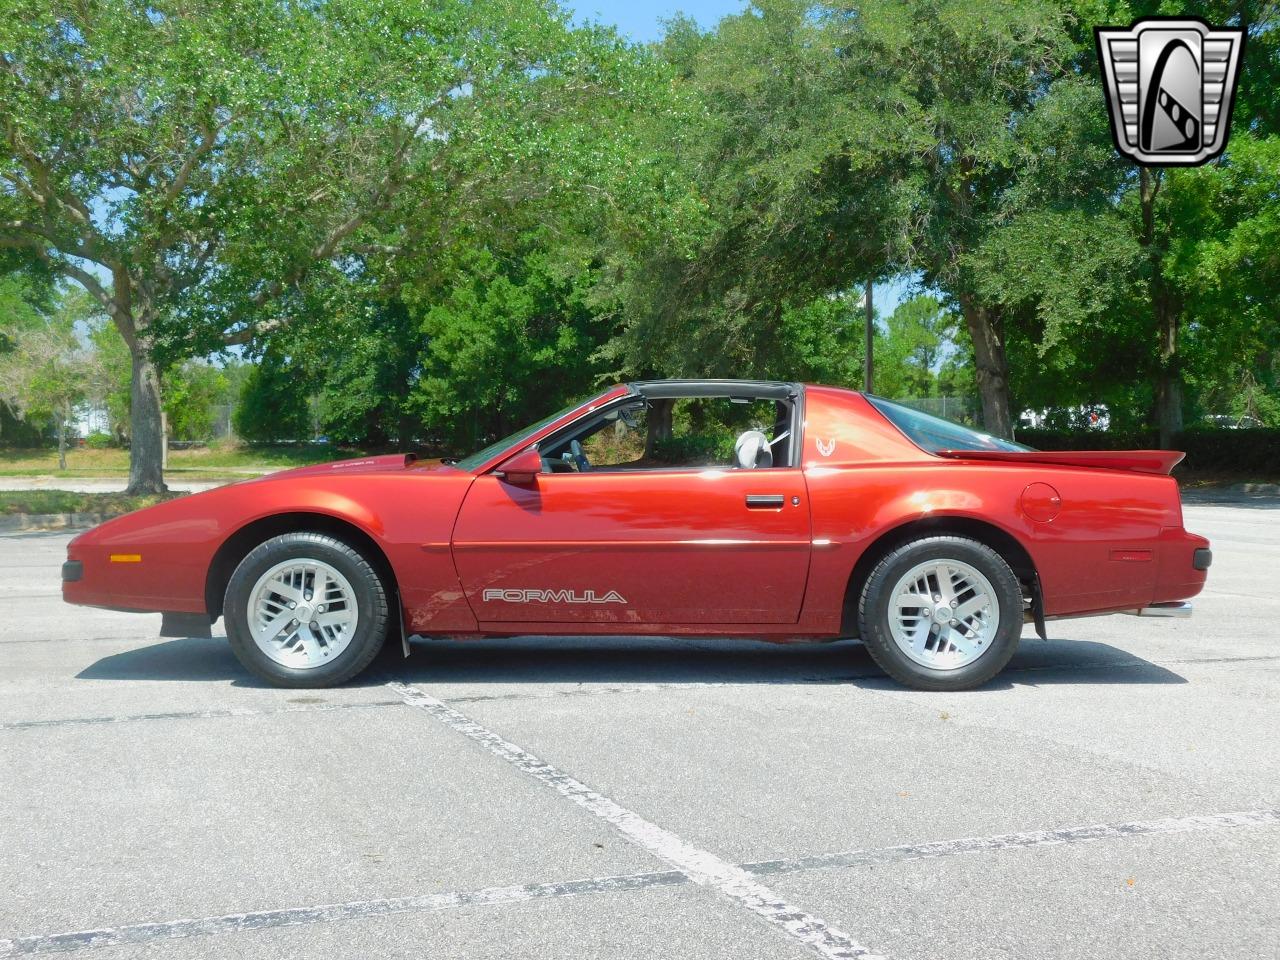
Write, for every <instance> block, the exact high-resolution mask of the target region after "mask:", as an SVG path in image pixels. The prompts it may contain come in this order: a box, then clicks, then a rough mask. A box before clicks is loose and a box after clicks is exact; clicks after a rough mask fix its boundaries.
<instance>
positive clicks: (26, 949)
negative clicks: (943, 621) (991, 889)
mask: <svg viewBox="0 0 1280 960" xmlns="http://www.w3.org/2000/svg"><path fill="white" fill-rule="evenodd" d="M396 702H397V703H400V702H402V701H396ZM1276 825H1280V809H1264V810H1246V811H1241V812H1238V813H1221V814H1210V815H1207V816H1189V817H1169V818H1165V819H1161V820H1138V821H1133V822H1130V823H1120V824H1098V825H1095V826H1088V827H1069V828H1066V829H1062V830H1031V831H1027V832H1024V833H1008V834H1003V835H1000V836H994V837H972V838H966V839H959V840H939V841H936V842H933V843H920V844H907V845H903V846H897V847H884V848H881V849H875V850H858V851H850V852H846V853H830V854H819V855H817V856H812V857H797V858H794V859H790V860H761V861H757V862H755V863H743V864H739V867H740V868H741V869H742V870H745V871H746V872H748V873H750V874H753V875H756V876H770V875H773V874H781V873H800V872H804V871H807V870H824V869H832V868H851V867H860V866H868V865H880V864H886V863H899V862H903V861H908V860H920V859H926V858H931V857H949V856H957V855H961V854H967V853H984V852H998V851H1003V850H1018V849H1025V848H1028V847H1041V846H1066V845H1070V844H1077V843H1090V842H1095V841H1100V840H1124V839H1128V838H1131V837H1143V836H1156V835H1161V834H1176V833H1192V832H1208V831H1216V830H1231V829H1238V828H1241V827H1261V826H1276ZM692 882H693V881H692V879H691V878H690V877H689V875H688V874H687V873H685V872H684V871H683V870H665V871H658V872H654V873H636V874H625V875H621V876H613V877H595V878H589V879H584V880H568V881H562V882H558V883H531V884H523V885H514V886H505V887H485V888H482V889H480V890H471V891H462V892H455V893H434V894H425V895H422V896H413V897H397V898H391V899H378V900H357V901H352V902H349V903H337V904H326V905H321V906H313V907H289V908H285V909H280V910H259V911H255V912H252V913H231V914H224V915H222V916H214V917H203V918H199V919H190V920H169V921H163V922H158V923H137V924H129V925H126V926H120V927H102V928H98V929H94V930H80V931H74V932H70V933H56V934H50V935H44V936H28V937H18V938H15V939H12V940H4V939H0V957H19V956H30V955H33V954H41V953H60V952H66V951H72V950H85V949H90V948H93V947H110V946H119V945H121V944H131V943H133V944H136V943H145V942H148V941H153V940H178V939H183V938H186V937H202V936H217V935H220V934H228V933H243V932H246V931H251V930H263V929H269V928H274V927H290V926H301V925H306V924H312V923H333V922H337V921H341V920H358V919H363V918H370V917H381V916H388V915H392V914H398V913H423V912H429V911H434V910H450V909H454V908H458V907H469V906H501V905H504V904H509V903H523V902H526V901H529V900H543V899H550V898H555V897H570V896H585V895H590V894H596V893H617V892H623V891H628V890H643V889H645V888H647V887H674V886H682V885H684V884H688V883H692Z"/></svg>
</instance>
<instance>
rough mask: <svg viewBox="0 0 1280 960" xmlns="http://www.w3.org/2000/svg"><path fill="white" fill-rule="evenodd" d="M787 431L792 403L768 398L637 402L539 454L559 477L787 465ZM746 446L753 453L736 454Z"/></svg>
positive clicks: (790, 444)
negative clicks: (564, 474)
mask: <svg viewBox="0 0 1280 960" xmlns="http://www.w3.org/2000/svg"><path fill="white" fill-rule="evenodd" d="M790 428H791V404H789V403H782V402H777V401H773V400H746V399H738V400H734V399H731V398H729V397H688V398H680V399H675V400H648V401H642V400H638V401H636V402H635V403H631V404H627V405H625V406H622V407H619V408H615V409H614V410H611V411H609V412H608V413H607V414H605V415H604V416H603V417H601V418H600V419H598V420H595V421H592V422H591V423H589V424H586V425H584V426H583V428H582V429H581V430H579V431H578V432H577V433H576V434H575V435H573V436H567V437H561V438H557V439H555V440H554V441H553V442H552V444H551V445H550V446H548V447H547V448H545V449H543V451H542V453H543V457H544V459H545V460H546V461H547V463H548V465H549V467H550V469H552V470H554V471H556V472H581V471H583V470H584V469H585V470H657V469H680V468H698V467H726V468H729V467H745V466H747V465H748V463H752V464H753V466H752V468H753V469H761V468H768V467H784V466H788V465H789V464H790V452H791V449H792V443H791V436H790ZM748 435H749V436H748ZM740 441H741V442H740ZM575 442H576V443H577V445H578V448H579V449H577V450H575V449H574V443H575ZM744 445H748V450H749V451H750V452H748V453H746V454H743V453H742V452H741V451H742V448H743V446H744ZM752 457H754V460H752Z"/></svg>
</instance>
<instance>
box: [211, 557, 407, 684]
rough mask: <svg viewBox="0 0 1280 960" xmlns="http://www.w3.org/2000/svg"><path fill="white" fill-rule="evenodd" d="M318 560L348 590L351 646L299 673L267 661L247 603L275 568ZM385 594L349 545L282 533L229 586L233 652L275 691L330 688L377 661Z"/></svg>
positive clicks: (385, 610) (229, 636)
mask: <svg viewBox="0 0 1280 960" xmlns="http://www.w3.org/2000/svg"><path fill="white" fill-rule="evenodd" d="M303 558H306V559H314V560H321V561H323V562H325V563H327V564H329V565H330V566H331V567H333V568H334V569H335V570H337V571H338V572H339V573H341V574H342V575H343V576H344V577H345V578H346V579H347V581H348V582H349V583H350V584H351V588H352V590H353V591H354V593H355V601H356V608H357V611H358V620H357V622H356V628H355V631H354V633H353V635H352V637H351V640H350V642H349V643H348V644H347V646H346V647H345V648H343V649H342V651H341V652H340V653H339V654H338V655H337V656H336V657H334V659H333V660H332V661H330V662H327V663H324V664H322V665H321V666H317V667H310V668H307V669H298V668H295V667H289V666H286V665H284V664H282V663H278V662H276V661H275V660H273V659H271V657H269V656H268V655H267V654H266V653H265V652H264V651H263V650H262V649H261V648H259V647H258V645H257V643H256V642H255V641H254V639H253V634H252V633H251V632H250V629H249V599H250V593H251V592H252V591H253V588H254V585H255V584H256V583H257V582H258V579H259V578H260V577H261V576H262V575H263V574H264V573H266V572H267V571H268V570H270V569H271V568H272V567H274V566H275V565H276V564H279V563H282V562H284V561H286V560H292V559H303ZM388 609H389V604H388V600H387V589H386V587H385V586H384V585H383V583H382V578H381V577H379V576H378V573H377V571H376V570H375V569H374V568H373V565H372V564H370V563H369V561H368V560H366V559H365V558H364V557H363V556H361V555H360V553H359V552H358V551H357V550H355V549H354V548H353V547H351V546H350V545H348V544H346V543H343V542H342V541H341V540H338V539H335V538H334V537H330V536H327V535H325V534H321V533H286V534H283V535H281V536H278V537H273V538H272V539H270V540H268V541H266V542H265V543H261V544H259V545H258V546H256V547H254V549H253V550H252V551H250V553H249V555H248V556H247V557H245V558H244V559H243V560H241V561H240V565H239V566H238V567H236V570H235V573H233V574H232V575H231V580H230V582H229V583H228V584H227V593H226V597H225V600H224V603H223V607H222V610H223V617H224V618H225V621H226V626H227V639H228V640H230V641H231V649H232V651H233V652H234V653H235V655H236V659H238V660H239V661H240V662H241V663H242V664H243V665H244V667H245V669H247V670H249V671H250V672H251V673H253V674H254V675H255V676H258V677H260V678H262V679H263V680H266V681H267V682H268V683H270V684H272V685H273V686H277V687H296V688H315V687H333V686H337V685H338V684H340V683H345V682H346V681H347V680H350V679H351V678H352V677H354V676H356V674H358V673H360V672H361V671H362V670H364V669H365V668H366V667H368V666H369V664H370V663H372V662H373V659H374V658H375V657H376V656H377V655H378V651H379V650H380V649H382V645H383V643H384V642H385V641H386V638H387V625H388Z"/></svg>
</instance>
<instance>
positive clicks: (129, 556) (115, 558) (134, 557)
mask: <svg viewBox="0 0 1280 960" xmlns="http://www.w3.org/2000/svg"><path fill="white" fill-rule="evenodd" d="M111 562H112V563H141V562H142V554H140V553H113V554H112V555H111Z"/></svg>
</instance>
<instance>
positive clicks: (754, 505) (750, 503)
mask: <svg viewBox="0 0 1280 960" xmlns="http://www.w3.org/2000/svg"><path fill="white" fill-rule="evenodd" d="M785 500H786V498H785V497H784V496H783V495H782V494H780V493H748V494H747V509H748V510H778V509H781V507H782V504H783V502H784V501H785Z"/></svg>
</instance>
